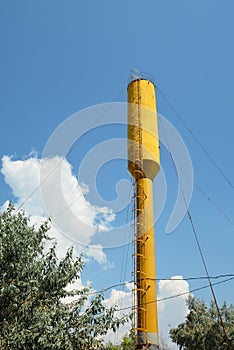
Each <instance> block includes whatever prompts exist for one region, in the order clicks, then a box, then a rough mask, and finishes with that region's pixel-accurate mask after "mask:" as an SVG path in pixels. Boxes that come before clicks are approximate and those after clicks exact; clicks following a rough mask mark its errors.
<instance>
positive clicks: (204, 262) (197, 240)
mask: <svg viewBox="0 0 234 350" xmlns="http://www.w3.org/2000/svg"><path fill="white" fill-rule="evenodd" d="M162 129H163V132H164V133H165V130H164V128H163V127H162ZM164 136H165V140H166V142H167V138H166V135H165V134H164ZM167 149H168V151H169V154H170V158H171V160H172V164H173V167H174V170H175V173H176V176H177V180H178V184H179V187H180V189H181V193H182V196H183V200H184V204H185V206H186V211H187V216H188V219H189V221H190V223H191V227H192V231H193V235H194V238H195V241H196V244H197V247H198V250H199V254H200V257H201V260H202V264H203V267H204V270H205V273H206V276H207V279H208V281H209V286H210V290H211V293H212V296H213V299H214V302H215V306H216V309H217V312H218V316H219V320H220V324H221V326H222V329H223V333H224V337H225V339H226V341H227V345H228V348H229V350H232V346H231V343H230V340H229V338H228V336H227V333H226V329H225V325H224V322H223V318H222V315H221V312H220V309H219V306H218V302H217V299H216V296H215V292H214V288H213V285H212V283H211V279H210V276H209V272H208V268H207V265H206V261H205V257H204V254H203V252H202V249H201V245H200V242H199V239H198V235H197V232H196V229H195V225H194V223H193V219H192V215H191V212H190V210H189V207H188V203H187V201H186V199H185V196H184V191H183V188H182V185H181V183H180V180H179V176H178V172H177V169H176V165H175V163H174V160H173V157H172V153H171V151H170V147H169V144H168V142H167Z"/></svg>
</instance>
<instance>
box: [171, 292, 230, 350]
mask: <svg viewBox="0 0 234 350" xmlns="http://www.w3.org/2000/svg"><path fill="white" fill-rule="evenodd" d="M187 304H188V308H189V313H188V315H187V317H186V320H185V322H183V323H181V324H179V325H178V327H177V328H174V329H171V330H170V336H171V339H172V341H173V342H175V343H176V344H177V345H179V349H185V350H197V349H199V350H214V349H215V350H225V349H228V345H227V341H226V339H225V336H224V333H223V329H222V327H221V325H220V321H219V317H218V313H217V310H216V307H215V304H214V302H211V305H210V308H207V306H206V304H205V303H204V301H201V300H199V299H195V298H194V297H192V296H190V297H189V298H188V301H187ZM220 312H221V315H222V318H223V322H224V326H225V329H226V333H227V336H228V339H229V340H230V342H231V345H232V347H234V307H233V305H230V306H229V307H228V306H227V305H226V303H224V304H223V306H222V308H221V309H220Z"/></svg>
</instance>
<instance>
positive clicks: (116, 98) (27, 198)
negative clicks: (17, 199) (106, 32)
mask: <svg viewBox="0 0 234 350" xmlns="http://www.w3.org/2000/svg"><path fill="white" fill-rule="evenodd" d="M123 90H124V87H122V88H121V91H120V92H119V93H118V94H117V95H116V96H115V98H114V99H113V100H112V102H116V101H117V100H118V98H119V96H121V95H122V93H123ZM106 112H107V110H105V111H104V112H102V113H101V114H100V115H99V116H98V118H97V119H96V120H95V123H97V122H98V121H99V120H100V119H101V118H102V117H103V114H104V113H106ZM78 142H79V140H76V141H75V142H74V144H73V145H72V147H71V148H70V150H69V151H68V153H67V156H68V155H69V154H71V153H72V152H73V150H74V149H75V148H76V147H77V144H78ZM65 159H66V158H65V157H63V158H62V159H61V160H60V161H59V162H58V164H57V165H56V166H55V167H54V168H53V169H52V170H51V171H50V172H49V174H47V175H46V176H45V178H44V179H43V180H42V181H41V182H40V183H39V185H38V186H36V187H35V188H34V190H33V191H32V192H31V193H30V194H29V195H28V196H27V197H26V198H25V199H24V200H23V202H22V203H21V204H20V205H19V206H18V208H16V209H15V212H16V213H17V212H18V211H19V210H20V209H22V207H23V206H24V205H25V203H27V201H28V200H29V199H30V198H31V197H32V196H33V195H34V193H35V192H36V191H37V190H39V188H40V187H41V185H43V184H44V182H45V181H46V180H47V179H48V178H49V177H50V175H52V174H53V172H54V171H55V170H56V169H57V168H58V167H59V166H60V165H61V164H62V162H63V161H64V160H65Z"/></svg>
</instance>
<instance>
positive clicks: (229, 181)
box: [156, 84, 234, 189]
mask: <svg viewBox="0 0 234 350" xmlns="http://www.w3.org/2000/svg"><path fill="white" fill-rule="evenodd" d="M156 87H157V90H158V91H159V93H160V94H161V96H162V97H163V99H164V100H165V101H166V103H167V104H168V105H169V107H170V108H171V110H172V111H173V112H174V114H175V115H176V117H177V118H178V119H179V120H180V122H181V123H182V124H183V126H184V127H185V129H186V130H187V131H188V132H189V133H190V135H191V136H192V137H193V139H194V140H195V141H196V143H197V144H198V145H199V146H200V148H201V149H202V151H203V152H204V154H205V155H206V157H207V158H208V159H209V160H210V161H211V163H212V164H213V166H214V167H215V168H216V170H217V171H218V172H219V173H220V174H221V176H222V177H223V178H224V179H225V181H226V182H227V183H228V185H229V186H230V187H231V188H232V189H234V184H233V183H232V181H231V180H230V179H229V178H228V177H227V176H226V175H225V173H224V171H223V170H222V169H221V168H220V167H219V165H218V164H217V162H216V161H215V160H214V158H213V157H212V156H211V155H210V154H209V153H208V151H207V150H206V148H205V147H204V146H203V144H202V143H201V141H200V140H199V139H198V137H197V136H196V135H195V134H194V132H193V131H192V130H191V129H190V128H189V127H188V125H187V124H186V123H185V121H184V119H183V118H182V117H181V115H180V114H179V113H178V112H177V111H176V109H175V108H174V107H173V105H172V104H171V102H170V101H169V99H168V98H167V97H166V95H165V94H164V93H163V91H162V90H161V88H159V85H158V84H157V85H156Z"/></svg>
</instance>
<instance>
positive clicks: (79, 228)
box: [1, 156, 189, 349]
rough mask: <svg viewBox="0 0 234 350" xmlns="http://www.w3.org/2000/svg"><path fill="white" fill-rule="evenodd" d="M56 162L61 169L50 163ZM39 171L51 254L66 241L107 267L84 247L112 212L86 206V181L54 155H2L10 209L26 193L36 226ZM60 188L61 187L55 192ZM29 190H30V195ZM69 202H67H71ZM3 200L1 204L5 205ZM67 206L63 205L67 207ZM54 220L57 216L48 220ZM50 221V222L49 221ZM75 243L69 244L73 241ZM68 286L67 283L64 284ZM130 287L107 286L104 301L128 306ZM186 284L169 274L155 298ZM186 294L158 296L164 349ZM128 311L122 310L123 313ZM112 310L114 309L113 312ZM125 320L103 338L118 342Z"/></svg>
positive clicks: (98, 252)
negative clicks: (52, 241)
mask: <svg viewBox="0 0 234 350" xmlns="http://www.w3.org/2000/svg"><path fill="white" fill-rule="evenodd" d="M58 164H61V167H57V168H56V166H57V165H58ZM41 166H42V169H43V176H44V178H45V177H46V180H45V181H44V183H43V186H42V187H43V190H44V200H46V202H47V207H48V209H49V215H50V217H51V218H52V226H51V230H50V235H51V236H52V237H55V238H56V240H57V242H58V245H57V255H58V257H59V258H62V257H63V256H64V254H65V252H66V251H67V248H68V247H69V246H70V245H75V253H76V254H79V253H81V252H83V253H85V254H86V257H87V258H94V259H95V260H96V261H97V262H98V263H99V264H101V265H102V266H103V267H104V268H109V267H111V266H112V265H111V263H110V262H108V260H107V257H106V255H105V253H104V251H103V249H102V246H101V245H100V244H96V245H93V246H92V245H90V242H91V240H92V238H93V237H94V236H95V234H96V233H97V232H100V231H102V232H106V231H108V228H109V226H110V224H111V222H112V221H113V220H114V219H115V215H114V214H113V212H112V211H111V210H109V209H108V208H107V207H101V208H100V207H96V206H92V205H91V204H90V203H89V202H87V201H86V200H85V198H84V194H86V193H88V191H89V187H88V186H87V185H86V184H83V183H82V184H79V183H78V181H77V179H76V177H75V176H74V175H73V174H72V168H71V165H70V164H69V163H68V162H67V161H66V160H62V159H61V158H59V157H55V158H53V159H38V158H34V157H31V158H28V159H24V160H13V159H12V158H10V157H8V156H4V157H3V159H2V169H1V172H2V174H3V175H4V179H5V182H6V183H7V184H8V185H9V186H10V188H11V189H12V193H13V194H14V196H15V198H16V203H15V205H16V207H18V206H19V205H21V204H22V203H23V202H24V201H25V200H26V199H27V198H28V197H29V196H30V199H29V200H27V201H26V202H25V204H24V205H23V207H24V209H25V210H26V212H27V213H28V214H30V215H31V218H30V222H31V224H36V225H40V223H41V222H43V221H44V220H45V219H46V217H47V213H46V210H45V206H44V203H43V200H42V196H41V192H40V190H39V189H38V190H36V191H35V192H33V191H34V190H35V189H36V188H37V187H38V188H39V184H40V170H41ZM61 189H62V191H61ZM32 193H33V194H32ZM71 203H72V205H71ZM6 205H7V202H5V203H4V204H3V206H2V210H3V209H4V208H6ZM69 205H71V206H70V208H69V209H68V206H69ZM54 218H57V219H56V220H54ZM53 220H54V221H53ZM77 241H78V242H79V243H80V244H75V242H77ZM81 286H82V281H81V280H80V281H79V282H76V286H75V287H77V288H81ZM70 287H71V286H70ZM70 287H69V288H70ZM131 287H132V286H131V285H130V284H129V285H127V291H123V290H122V291H121V290H116V289H112V291H111V293H110V296H109V298H107V299H106V300H105V305H106V306H107V307H108V306H113V305H118V307H119V308H120V309H122V308H128V307H131V305H132V292H131ZM188 292H189V285H188V283H187V282H186V281H185V280H183V277H182V276H174V277H172V279H171V280H167V281H163V280H161V281H159V283H158V299H159V300H160V299H163V298H167V297H170V296H174V295H177V294H181V293H188ZM187 297H188V294H185V295H181V296H179V297H177V298H173V299H168V300H161V301H159V302H158V313H159V332H160V334H162V336H163V338H164V339H166V341H167V342H168V343H169V344H170V349H176V346H175V345H172V343H171V342H170V340H169V335H168V332H169V329H170V328H171V327H176V326H177V325H178V324H179V323H180V322H183V320H184V318H185V317H186V315H187V313H188V309H187V306H186V299H187ZM130 311H131V309H129V310H128V309H127V310H125V311H123V312H122V314H123V313H128V312H130ZM117 315H118V313H116V316H117ZM130 329H131V324H130V323H128V324H126V325H125V326H122V327H121V328H120V329H119V330H118V332H117V333H116V334H114V333H113V332H109V333H108V336H107V338H106V339H107V341H108V340H111V341H112V342H113V343H119V342H120V341H121V339H122V338H123V336H124V335H125V334H126V333H128V332H129V330H130Z"/></svg>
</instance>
